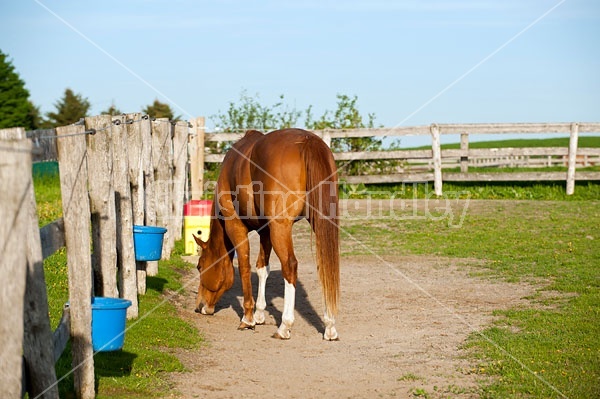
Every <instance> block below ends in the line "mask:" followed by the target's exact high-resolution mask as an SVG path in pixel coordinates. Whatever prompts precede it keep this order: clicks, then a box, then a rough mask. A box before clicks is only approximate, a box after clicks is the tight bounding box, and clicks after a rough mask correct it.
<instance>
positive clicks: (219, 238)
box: [207, 215, 233, 256]
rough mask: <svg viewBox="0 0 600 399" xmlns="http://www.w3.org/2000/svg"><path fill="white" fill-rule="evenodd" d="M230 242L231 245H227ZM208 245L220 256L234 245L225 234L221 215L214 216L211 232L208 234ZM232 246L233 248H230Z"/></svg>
mask: <svg viewBox="0 0 600 399" xmlns="http://www.w3.org/2000/svg"><path fill="white" fill-rule="evenodd" d="M228 243H229V245H227V244H228ZM207 244H208V247H209V248H210V250H211V251H212V252H213V253H216V254H218V255H219V256H222V255H225V254H226V253H227V252H228V251H229V250H230V249H232V248H233V246H232V245H231V244H230V241H229V239H228V238H227V236H226V235H225V230H224V226H223V221H222V220H221V218H220V216H219V215H216V216H213V218H212V220H211V222H210V234H209V236H208V243H207ZM230 247H231V248H230Z"/></svg>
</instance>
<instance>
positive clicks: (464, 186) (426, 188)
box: [340, 182, 600, 201]
mask: <svg viewBox="0 0 600 399" xmlns="http://www.w3.org/2000/svg"><path fill="white" fill-rule="evenodd" d="M340 197H341V198H404V199H413V198H420V199H425V198H427V199H431V198H435V195H434V193H433V184H432V183H406V184H377V185H375V184H373V185H371V184H367V185H365V184H344V183H342V185H341V186H340ZM442 198H449V199H456V198H462V199H467V198H469V199H516V200H540V201H581V200H600V182H577V183H576V184H575V193H574V194H573V195H567V193H566V190H565V182H496V183H486V182H477V183H444V185H443V197H442Z"/></svg>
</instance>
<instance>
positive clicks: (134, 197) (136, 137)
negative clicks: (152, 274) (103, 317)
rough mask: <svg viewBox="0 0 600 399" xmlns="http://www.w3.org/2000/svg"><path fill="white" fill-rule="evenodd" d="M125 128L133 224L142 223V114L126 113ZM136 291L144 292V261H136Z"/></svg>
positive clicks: (143, 197) (143, 206)
mask: <svg viewBox="0 0 600 399" xmlns="http://www.w3.org/2000/svg"><path fill="white" fill-rule="evenodd" d="M125 119H126V124H125V126H126V130H127V153H128V155H129V184H130V185H131V202H132V207H133V224H134V225H140V226H142V225H144V216H145V207H146V201H145V190H144V165H143V157H142V152H143V147H144V143H143V140H142V126H141V122H142V121H143V120H142V114H139V113H138V114H128V115H126V116H125ZM135 266H136V276H137V279H136V283H137V292H138V294H140V295H144V294H145V293H146V262H143V261H136V262H135Z"/></svg>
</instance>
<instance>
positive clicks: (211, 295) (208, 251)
mask: <svg viewBox="0 0 600 399" xmlns="http://www.w3.org/2000/svg"><path fill="white" fill-rule="evenodd" d="M211 238H212V236H210V237H209V240H208V241H206V242H205V241H202V240H201V239H200V238H199V237H196V236H194V240H195V241H196V243H197V244H198V245H199V246H200V248H202V254H201V255H200V259H198V266H197V269H198V272H199V273H200V284H199V285H198V295H197V296H196V312H197V313H202V314H205V315H212V314H213V313H214V312H215V305H216V304H217V302H218V301H219V299H221V296H222V295H223V293H224V292H225V291H227V290H228V289H230V288H231V286H232V285H233V279H234V273H233V261H232V259H233V250H231V251H229V252H228V251H227V249H226V247H225V245H211V244H213V243H211V242H210V241H211Z"/></svg>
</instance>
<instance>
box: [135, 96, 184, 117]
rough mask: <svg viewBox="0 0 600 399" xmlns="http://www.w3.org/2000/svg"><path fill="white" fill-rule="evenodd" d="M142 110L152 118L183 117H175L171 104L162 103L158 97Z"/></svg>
mask: <svg viewBox="0 0 600 399" xmlns="http://www.w3.org/2000/svg"><path fill="white" fill-rule="evenodd" d="M142 112H143V113H145V114H147V115H148V116H150V117H151V118H168V119H169V120H179V119H181V116H177V117H175V113H174V112H173V110H172V109H171V106H170V105H169V104H165V103H161V102H160V101H158V99H156V100H154V102H153V103H152V104H151V105H148V106H146V108H144V109H143V110H142Z"/></svg>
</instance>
